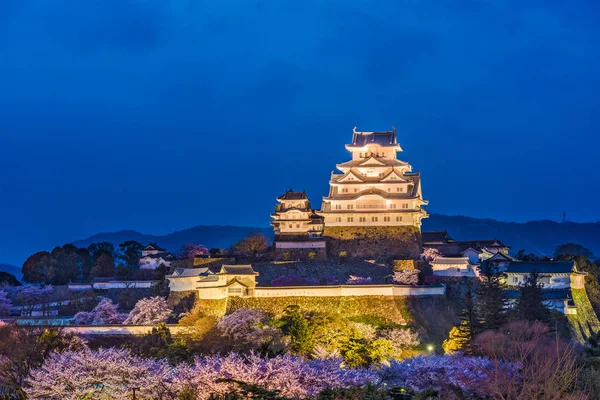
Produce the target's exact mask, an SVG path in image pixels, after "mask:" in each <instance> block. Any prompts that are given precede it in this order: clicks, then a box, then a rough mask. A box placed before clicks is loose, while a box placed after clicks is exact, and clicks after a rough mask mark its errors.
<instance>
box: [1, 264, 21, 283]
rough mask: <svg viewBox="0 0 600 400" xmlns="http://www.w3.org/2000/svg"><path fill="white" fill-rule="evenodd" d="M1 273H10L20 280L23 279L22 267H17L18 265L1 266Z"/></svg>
mask: <svg viewBox="0 0 600 400" xmlns="http://www.w3.org/2000/svg"><path fill="white" fill-rule="evenodd" d="M0 271H3V272H8V273H9V274H11V275H14V276H15V278H17V279H18V280H21V279H23V276H22V275H21V267H17V266H16V265H10V264H0Z"/></svg>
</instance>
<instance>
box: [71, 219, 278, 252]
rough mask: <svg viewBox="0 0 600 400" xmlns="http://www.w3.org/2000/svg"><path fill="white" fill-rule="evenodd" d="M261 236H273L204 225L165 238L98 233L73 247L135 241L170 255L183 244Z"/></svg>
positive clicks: (265, 231) (261, 230)
mask: <svg viewBox="0 0 600 400" xmlns="http://www.w3.org/2000/svg"><path fill="white" fill-rule="evenodd" d="M256 232H258V233H262V234H263V235H265V236H267V237H269V238H270V237H272V236H273V230H272V229H271V228H252V227H246V226H207V225H198V226H194V227H193V228H189V229H184V230H182V231H177V232H173V233H169V234H167V235H150V234H144V233H140V232H137V231H130V230H126V231H118V232H108V233H98V234H96V235H93V236H90V237H88V238H86V239H83V240H78V241H76V242H74V243H73V244H74V245H75V246H78V247H86V246H89V245H90V244H91V243H97V242H110V243H112V244H114V245H115V247H116V246H118V245H119V243H123V242H125V241H126V240H135V241H137V242H139V243H142V244H144V245H145V244H148V243H150V242H154V243H157V244H158V245H160V246H162V247H164V248H165V249H167V250H168V251H170V252H176V251H177V250H179V248H180V247H181V245H182V244H184V243H197V244H203V245H204V246H206V247H207V248H209V249H210V248H211V247H217V248H219V249H223V248H228V247H231V246H232V245H234V244H235V243H237V242H239V241H240V240H242V239H243V238H245V237H246V236H248V235H250V234H252V233H256Z"/></svg>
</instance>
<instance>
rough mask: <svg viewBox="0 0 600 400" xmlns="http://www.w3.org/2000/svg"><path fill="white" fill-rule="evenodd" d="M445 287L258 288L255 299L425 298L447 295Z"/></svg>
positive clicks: (349, 286) (343, 286)
mask: <svg viewBox="0 0 600 400" xmlns="http://www.w3.org/2000/svg"><path fill="white" fill-rule="evenodd" d="M445 290H446V288H445V287H444V286H423V287H415V286H403V285H340V286H286V287H256V288H255V289H254V297H311V296H312V297H343V296H424V295H440V294H444V293H445Z"/></svg>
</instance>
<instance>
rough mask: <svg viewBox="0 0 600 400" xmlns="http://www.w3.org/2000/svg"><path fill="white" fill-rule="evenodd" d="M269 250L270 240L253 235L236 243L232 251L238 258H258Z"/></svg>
mask: <svg viewBox="0 0 600 400" xmlns="http://www.w3.org/2000/svg"><path fill="white" fill-rule="evenodd" d="M268 248H269V239H267V238H266V237H265V236H264V235H261V234H260V233H253V234H251V235H250V236H248V237H247V238H245V239H243V240H241V241H240V242H238V243H236V244H235V245H234V246H233V248H232V250H233V253H234V254H236V255H238V256H243V257H252V258H256V257H258V256H260V255H262V254H264V252H266V251H267V249H268Z"/></svg>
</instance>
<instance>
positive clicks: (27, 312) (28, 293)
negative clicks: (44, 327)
mask: <svg viewBox="0 0 600 400" xmlns="http://www.w3.org/2000/svg"><path fill="white" fill-rule="evenodd" d="M52 292H53V289H52V286H50V285H46V286H35V285H31V286H23V287H20V288H19V290H18V291H17V292H16V293H15V300H16V301H17V302H18V303H19V304H20V305H21V312H22V314H23V315H24V316H31V315H32V314H33V310H34V309H36V307H38V306H40V307H41V310H42V312H43V313H46V312H47V311H49V309H48V303H49V302H50V296H51V295H52Z"/></svg>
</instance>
